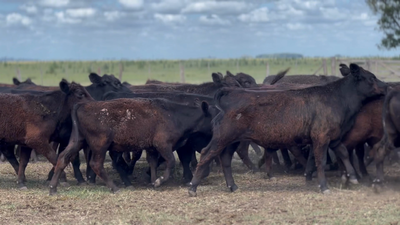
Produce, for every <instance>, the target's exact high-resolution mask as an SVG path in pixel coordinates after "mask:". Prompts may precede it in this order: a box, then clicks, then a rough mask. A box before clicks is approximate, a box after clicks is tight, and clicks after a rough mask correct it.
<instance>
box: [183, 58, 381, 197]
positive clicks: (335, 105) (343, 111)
mask: <svg viewBox="0 0 400 225" xmlns="http://www.w3.org/2000/svg"><path fill="white" fill-rule="evenodd" d="M350 70H351V75H347V76H346V77H344V78H342V79H340V80H338V81H335V82H332V83H329V84H326V85H324V86H315V87H311V88H306V89H302V90H293V91H282V92H276V91H275V92H260V91H246V90H240V89H236V90H235V89H229V88H225V89H222V90H221V91H220V92H218V93H217V94H216V104H217V106H218V107H219V108H220V109H221V112H220V114H218V115H217V116H216V118H215V119H214V125H213V138H212V140H211V141H210V143H209V144H208V146H207V147H206V148H204V149H203V150H202V154H201V159H200V162H199V164H198V166H197V168H196V172H195V175H194V177H193V179H192V182H191V187H190V189H189V194H190V196H195V195H196V189H197V186H198V185H199V183H200V180H201V178H202V176H203V175H204V170H205V168H206V167H207V165H208V164H209V162H210V160H211V159H212V158H214V157H215V156H217V155H219V154H221V152H222V151H223V150H224V148H225V147H226V146H227V145H229V144H231V143H234V142H237V141H242V140H251V141H253V142H255V143H256V144H258V145H260V146H263V147H264V148H266V149H267V148H275V149H276V148H284V147H291V146H303V145H306V144H312V146H313V151H314V153H315V158H316V165H317V168H318V180H319V185H320V189H321V191H322V192H323V193H329V189H328V187H327V184H326V179H325V173H324V167H325V161H326V153H327V148H328V146H329V147H331V148H332V149H335V150H337V151H338V153H339V156H340V157H341V158H342V160H343V161H344V163H345V165H346V169H347V171H348V173H349V176H350V179H351V180H357V179H356V176H355V173H354V169H353V168H352V166H351V164H350V162H349V160H348V155H347V150H346V149H345V148H343V146H342V145H341V142H340V141H341V137H342V135H343V134H345V133H346V132H347V131H348V130H349V129H350V128H351V126H352V123H353V120H354V116H355V115H356V113H357V112H358V110H359V109H360V107H361V106H362V102H363V101H365V100H366V99H368V98H370V97H374V96H377V95H381V94H383V93H384V92H385V89H386V84H385V83H383V82H381V81H380V80H378V79H377V78H376V77H375V75H374V74H372V73H370V72H369V71H366V70H364V69H363V68H361V67H359V66H358V65H356V64H350ZM230 161H231V156H229V155H228V156H225V157H223V158H222V163H223V169H224V175H225V179H226V182H227V186H228V187H229V188H230V189H231V191H234V190H236V189H237V186H236V184H235V183H234V181H233V177H232V174H231V167H230V163H231V162H230Z"/></svg>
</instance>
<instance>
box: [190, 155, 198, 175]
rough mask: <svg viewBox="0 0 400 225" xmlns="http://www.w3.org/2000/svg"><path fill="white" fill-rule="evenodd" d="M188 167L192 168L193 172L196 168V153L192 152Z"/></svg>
mask: <svg viewBox="0 0 400 225" xmlns="http://www.w3.org/2000/svg"><path fill="white" fill-rule="evenodd" d="M190 166H191V167H192V169H193V170H195V169H196V167H197V158H196V151H193V153H192V160H191V161H190Z"/></svg>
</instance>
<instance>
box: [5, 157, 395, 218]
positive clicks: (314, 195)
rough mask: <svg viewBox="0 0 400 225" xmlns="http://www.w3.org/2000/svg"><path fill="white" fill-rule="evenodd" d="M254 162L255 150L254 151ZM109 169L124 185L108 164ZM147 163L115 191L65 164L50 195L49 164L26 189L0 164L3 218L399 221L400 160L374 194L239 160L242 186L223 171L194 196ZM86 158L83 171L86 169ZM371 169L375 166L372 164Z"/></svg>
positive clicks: (37, 168)
mask: <svg viewBox="0 0 400 225" xmlns="http://www.w3.org/2000/svg"><path fill="white" fill-rule="evenodd" d="M252 157H253V161H254V162H255V160H256V159H255V157H256V156H255V155H252ZM106 167H107V171H108V173H109V174H110V175H111V176H112V177H113V178H114V180H115V181H116V182H118V183H120V181H119V178H118V176H117V174H116V172H115V171H114V170H113V169H112V168H111V165H110V163H109V162H106ZM146 167H147V163H146V161H140V162H139V163H138V164H137V169H136V171H135V172H134V177H135V178H134V182H133V188H129V189H128V188H124V189H122V190H121V191H120V192H119V193H117V194H111V193H110V192H109V190H108V189H107V188H106V187H105V186H104V183H103V182H102V181H101V180H98V182H97V185H96V186H76V181H75V180H74V179H73V174H72V169H71V168H70V167H68V168H67V169H66V172H67V175H68V179H69V184H70V187H59V189H58V195H56V196H49V195H48V188H47V186H46V184H45V179H46V178H47V173H48V171H49V170H50V169H51V165H50V164H49V163H48V162H46V161H45V160H41V161H40V162H38V163H36V164H29V166H28V168H27V179H28V183H27V186H28V190H25V191H22V190H19V189H17V188H16V183H15V181H16V176H15V175H14V172H13V170H12V168H11V166H10V165H9V164H8V163H1V164H0V182H1V183H0V195H1V197H0V218H1V223H2V224H398V223H399V222H400V166H399V164H395V165H392V166H390V167H386V168H385V169H386V170H385V171H386V178H387V181H388V183H387V184H386V187H385V189H384V191H383V192H382V193H380V194H375V193H374V192H373V191H372V189H371V188H370V187H367V186H364V185H358V186H352V187H350V188H349V189H343V188H341V187H340V185H339V182H340V179H339V178H338V177H337V176H336V172H328V181H329V185H330V187H331V191H332V194H331V195H329V196H324V195H322V194H320V193H319V189H318V186H317V183H316V180H315V179H314V181H312V182H311V184H308V185H307V184H306V183H305V179H304V177H303V176H301V171H298V172H290V173H285V172H280V171H282V168H280V167H279V166H275V167H274V168H275V170H276V173H275V174H276V178H277V179H276V180H267V179H264V174H263V172H259V173H256V174H252V173H250V172H249V171H248V170H247V168H245V166H244V165H243V164H242V163H241V162H240V161H238V160H236V159H235V160H234V173H235V174H234V178H235V181H236V184H237V185H238V186H239V190H238V191H236V192H235V193H230V192H228V189H227V188H226V185H225V182H224V179H223V175H222V173H218V172H213V173H212V174H211V176H210V177H208V178H207V179H205V180H204V181H203V182H202V183H201V186H200V187H199V188H198V197H195V198H190V197H188V193H187V187H186V186H184V185H183V183H182V180H181V179H180V177H181V175H182V171H181V169H180V166H177V169H176V171H175V174H174V179H173V180H170V181H169V182H167V183H166V184H165V185H163V186H162V187H160V188H157V189H154V188H152V187H151V186H149V185H148V180H149V178H148V176H147V175H146V174H145V171H146ZM84 168H85V164H82V166H81V169H82V171H83V172H84ZM369 170H370V171H371V172H374V168H373V166H370V168H369Z"/></svg>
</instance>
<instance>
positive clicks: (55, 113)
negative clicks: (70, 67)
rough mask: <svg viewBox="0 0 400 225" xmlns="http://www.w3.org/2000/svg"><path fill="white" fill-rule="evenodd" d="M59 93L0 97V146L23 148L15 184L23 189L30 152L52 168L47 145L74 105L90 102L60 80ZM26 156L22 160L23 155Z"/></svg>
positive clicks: (52, 158)
mask: <svg viewBox="0 0 400 225" xmlns="http://www.w3.org/2000/svg"><path fill="white" fill-rule="evenodd" d="M60 88H61V90H58V91H53V92H49V93H44V94H36V95H31V94H21V95H14V94H2V95H0V105H2V108H1V109H0V125H1V127H2V129H0V140H1V143H2V144H11V145H14V144H18V145H22V146H24V147H27V149H28V150H22V151H21V162H20V165H19V171H18V183H19V186H20V187H25V184H24V180H25V173H24V172H25V168H26V165H27V163H28V162H27V160H23V159H28V160H29V155H30V153H31V152H30V150H31V149H35V150H36V151H38V153H40V154H42V155H44V156H45V157H46V158H47V159H48V160H49V161H50V162H51V163H52V164H53V165H55V164H56V158H57V157H56V154H55V152H54V151H53V149H52V148H51V146H50V144H49V142H50V141H52V139H53V138H54V135H55V134H56V133H57V129H58V128H59V126H60V124H62V123H63V122H64V121H65V120H67V119H68V117H70V114H71V109H72V107H73V105H74V104H76V103H78V102H84V101H87V100H91V99H92V98H91V96H90V95H89V94H88V93H87V91H86V90H85V89H84V88H83V87H82V86H81V85H79V84H76V83H71V84H69V83H68V82H67V81H65V80H63V81H61V82H60ZM25 154H26V155H27V156H23V155H25Z"/></svg>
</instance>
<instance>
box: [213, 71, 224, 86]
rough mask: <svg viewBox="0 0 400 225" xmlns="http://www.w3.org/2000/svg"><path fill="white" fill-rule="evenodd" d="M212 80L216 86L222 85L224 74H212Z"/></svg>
mask: <svg viewBox="0 0 400 225" xmlns="http://www.w3.org/2000/svg"><path fill="white" fill-rule="evenodd" d="M211 76H212V79H213V81H214V83H216V84H221V83H222V78H223V77H222V74H218V73H212V75H211Z"/></svg>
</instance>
